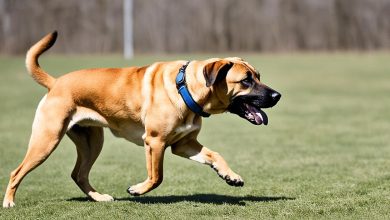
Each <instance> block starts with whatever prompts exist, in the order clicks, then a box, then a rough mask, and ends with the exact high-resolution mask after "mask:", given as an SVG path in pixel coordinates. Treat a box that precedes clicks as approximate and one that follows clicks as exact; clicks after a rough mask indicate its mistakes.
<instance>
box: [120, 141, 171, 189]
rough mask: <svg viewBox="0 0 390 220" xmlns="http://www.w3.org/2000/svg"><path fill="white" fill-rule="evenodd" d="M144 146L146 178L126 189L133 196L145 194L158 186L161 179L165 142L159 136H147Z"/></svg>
mask: <svg viewBox="0 0 390 220" xmlns="http://www.w3.org/2000/svg"><path fill="white" fill-rule="evenodd" d="M144 146H145V156H146V168H147V170H148V178H147V179H146V180H145V181H144V182H142V183H139V184H136V185H133V186H131V187H129V188H128V189H127V191H128V192H129V193H130V194H131V195H133V196H138V195H142V194H145V193H147V192H149V191H151V190H152V189H154V188H156V187H158V186H159V185H160V184H161V182H162V181H163V161H164V152H165V142H163V141H161V138H158V137H151V136H147V137H145V139H144Z"/></svg>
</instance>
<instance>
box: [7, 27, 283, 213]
mask: <svg viewBox="0 0 390 220" xmlns="http://www.w3.org/2000/svg"><path fill="white" fill-rule="evenodd" d="M56 37H57V33H56V32H54V33H52V34H49V35H47V36H45V37H44V38H43V39H42V40H40V41H39V42H38V43H36V44H35V45H34V46H33V47H31V49H30V50H29V51H28V53H27V57H26V65H27V69H28V71H29V73H30V74H31V76H32V77H33V78H34V80H35V81H36V82H38V83H39V84H41V85H42V86H44V87H46V88H47V89H48V93H47V94H46V95H45V96H44V97H43V98H42V100H41V101H40V103H39V105H38V107H37V110H36V115H35V119H34V122H33V126H32V134H31V139H30V143H29V146H28V150H27V154H26V156H25V158H24V159H23V161H22V163H21V164H20V165H19V166H18V167H17V168H16V169H15V170H14V171H13V172H12V173H11V176H10V181H9V184H8V187H7V191H6V194H5V198H4V202H3V207H12V206H14V205H15V203H14V198H15V192H16V190H17V188H18V186H19V184H20V182H21V181H22V179H23V178H24V177H25V175H26V174H27V173H29V172H30V171H31V170H33V169H34V168H36V167H37V166H39V165H40V164H41V163H43V162H44V161H45V160H46V159H47V158H48V156H49V155H50V153H51V152H53V150H54V149H55V148H56V146H57V145H58V143H59V142H60V141H61V139H62V137H63V136H64V134H67V135H68V136H69V138H70V139H71V140H72V141H73V142H74V143H75V145H76V146H77V162H76V165H75V167H74V169H73V171H72V174H71V176H72V178H73V180H74V181H75V182H76V184H77V185H78V186H79V187H80V189H81V190H82V191H83V192H84V193H85V194H86V195H88V196H89V197H90V198H91V199H92V200H94V201H112V200H114V199H113V197H112V196H110V195H107V194H101V193H99V192H97V191H96V190H95V189H94V188H93V187H92V186H91V185H90V183H89V180H88V175H89V171H90V170H91V167H92V165H93V163H94V162H95V160H96V158H97V157H98V156H99V153H100V151H101V149H102V146H103V127H108V128H109V129H110V130H111V131H112V133H113V134H114V135H115V136H117V137H122V138H125V139H127V140H129V141H131V142H133V143H135V144H137V145H140V146H144V148H145V154H146V167H147V171H148V176H147V178H146V180H145V181H144V182H142V183H139V184H136V185H133V186H131V187H129V189H128V192H129V193H130V194H132V195H142V194H144V193H147V192H149V191H151V190H152V189H154V188H156V187H157V186H158V185H159V184H160V183H161V182H162V180H163V159H164V152H165V149H166V148H167V147H168V146H170V147H171V150H172V153H173V154H176V155H179V156H181V157H185V158H188V159H191V160H194V161H197V162H200V163H203V164H207V165H209V166H211V167H212V168H213V169H214V170H215V171H216V172H217V173H218V175H219V176H220V177H221V178H222V179H224V180H225V181H226V182H227V183H228V184H229V185H232V186H243V185H244V181H243V179H242V178H241V177H240V176H239V175H237V174H236V173H235V172H233V171H232V170H231V169H230V168H229V166H228V164H227V163H226V161H225V160H224V159H223V157H222V156H221V155H219V154H218V153H216V152H213V151H211V150H209V149H208V148H206V147H204V146H203V145H201V144H200V143H199V142H198V141H197V135H198V133H199V131H200V129H201V120H202V116H203V117H207V116H209V115H210V114H218V113H222V112H226V111H229V112H231V113H234V114H237V115H239V116H240V117H242V118H245V119H246V120H248V121H249V122H251V123H253V124H255V125H260V124H267V123H268V118H267V115H266V114H265V113H264V112H263V111H262V110H261V109H262V108H269V107H272V106H274V105H275V104H276V103H277V102H278V101H279V99H280V97H281V95H280V94H279V93H278V92H276V91H275V90H273V89H271V88H269V87H268V86H266V85H264V84H263V83H261V82H260V75H259V74H258V72H257V71H256V70H255V69H254V68H253V67H252V66H251V65H250V64H248V63H247V62H245V61H243V60H242V59H240V58H236V57H234V58H225V59H219V58H212V59H208V60H203V61H195V60H193V61H190V62H186V61H173V62H157V63H154V64H152V65H149V66H144V67H129V68H100V69H85V70H79V71H74V72H71V73H68V74H66V75H63V76H61V77H59V78H57V79H56V78H53V77H52V76H50V75H49V74H48V73H47V72H45V71H44V70H43V69H41V67H40V66H39V64H38V57H39V55H41V54H42V53H43V52H44V51H46V50H47V49H49V48H50V47H51V46H52V45H53V44H54V42H55V40H56Z"/></svg>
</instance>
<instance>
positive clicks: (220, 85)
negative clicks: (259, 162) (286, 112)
mask: <svg viewBox="0 0 390 220" xmlns="http://www.w3.org/2000/svg"><path fill="white" fill-rule="evenodd" d="M203 75H204V77H205V80H206V86H207V87H211V88H212V89H213V95H214V96H215V97H216V98H215V99H217V100H218V102H219V103H218V106H221V105H223V108H225V109H224V110H225V111H226V110H227V111H229V112H231V113H234V114H237V115H239V116H240V117H242V118H245V119H246V120H248V121H249V122H251V123H252V124H255V125H260V124H264V125H267V124H268V117H267V115H266V114H265V112H264V111H263V110H262V108H270V107H273V106H274V105H276V103H277V102H278V101H279V99H280V97H281V94H280V93H278V92H277V91H275V90H273V89H271V88H270V87H268V86H266V85H265V84H263V83H262V82H261V81H260V74H259V72H258V71H256V69H255V68H254V67H252V66H251V65H250V64H249V63H247V62H245V61H244V60H242V59H241V58H236V57H233V58H225V59H217V60H211V61H210V62H208V63H207V64H206V65H205V66H204V68H203Z"/></svg>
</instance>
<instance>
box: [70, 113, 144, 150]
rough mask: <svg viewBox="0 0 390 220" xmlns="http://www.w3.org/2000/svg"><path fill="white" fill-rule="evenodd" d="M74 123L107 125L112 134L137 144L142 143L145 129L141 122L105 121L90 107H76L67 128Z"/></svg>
mask: <svg viewBox="0 0 390 220" xmlns="http://www.w3.org/2000/svg"><path fill="white" fill-rule="evenodd" d="M75 124H78V125H80V126H83V127H88V126H98V127H109V128H110V130H111V132H112V134H113V135H114V136H116V137H121V138H124V139H126V140H128V141H130V142H132V143H134V144H136V145H139V146H143V145H144V141H143V139H142V135H143V134H144V133H145V129H144V127H143V125H142V124H141V123H137V122H133V121H127V120H126V121H125V122H121V123H120V124H117V123H115V124H114V123H110V122H109V121H107V120H106V119H105V118H104V117H103V116H102V115H100V114H99V113H98V112H96V111H94V110H92V109H89V108H85V107H77V109H76V112H75V113H74V114H73V115H72V117H71V119H70V122H69V125H68V130H69V129H70V128H72V127H73V126H74V125H75Z"/></svg>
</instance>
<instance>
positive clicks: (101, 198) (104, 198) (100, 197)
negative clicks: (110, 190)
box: [88, 192, 114, 202]
mask: <svg viewBox="0 0 390 220" xmlns="http://www.w3.org/2000/svg"><path fill="white" fill-rule="evenodd" d="M88 195H89V197H91V199H92V200H94V201H96V202H112V201H114V198H113V197H112V196H110V195H108V194H100V193H98V192H91V193H89V194H88Z"/></svg>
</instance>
